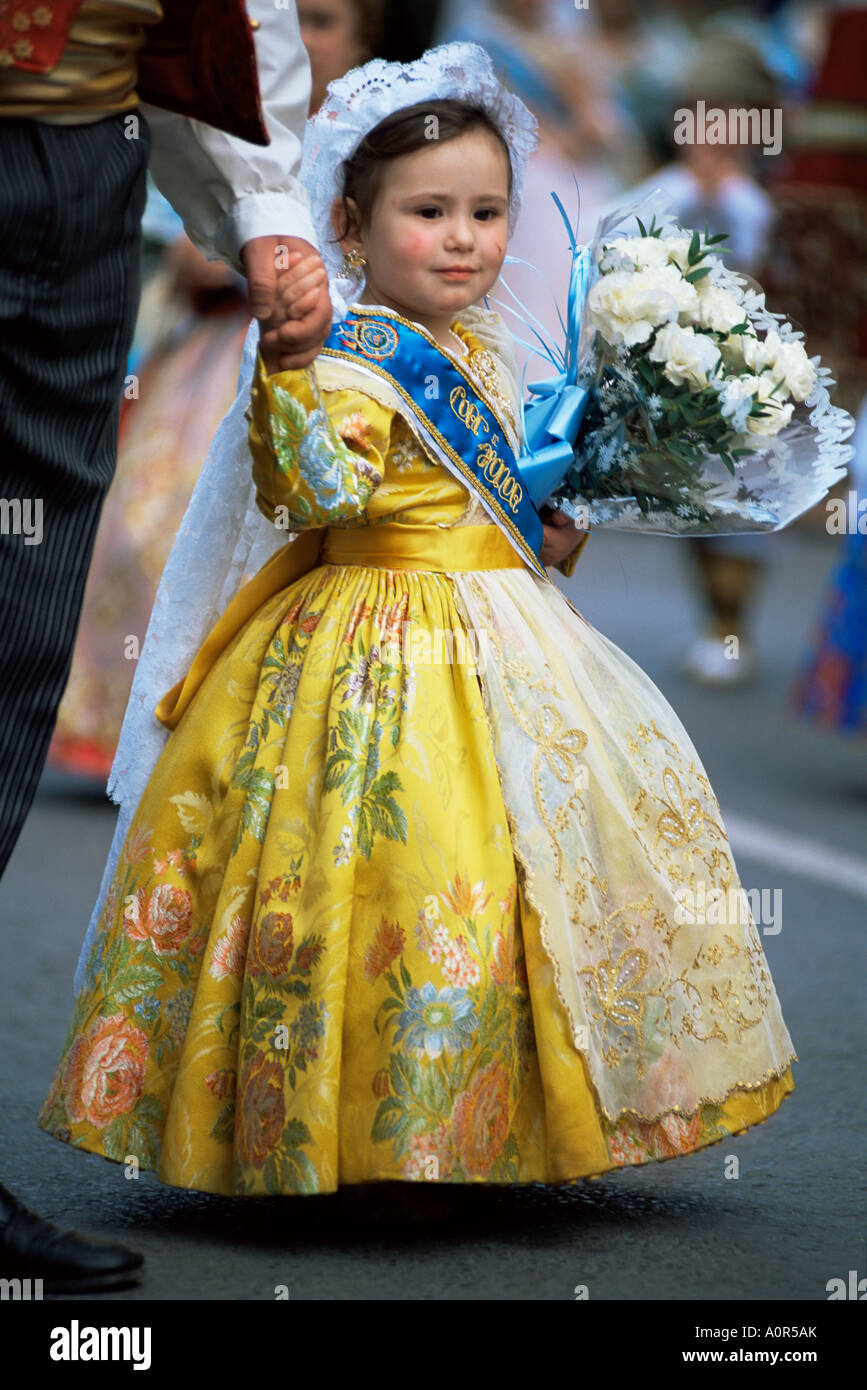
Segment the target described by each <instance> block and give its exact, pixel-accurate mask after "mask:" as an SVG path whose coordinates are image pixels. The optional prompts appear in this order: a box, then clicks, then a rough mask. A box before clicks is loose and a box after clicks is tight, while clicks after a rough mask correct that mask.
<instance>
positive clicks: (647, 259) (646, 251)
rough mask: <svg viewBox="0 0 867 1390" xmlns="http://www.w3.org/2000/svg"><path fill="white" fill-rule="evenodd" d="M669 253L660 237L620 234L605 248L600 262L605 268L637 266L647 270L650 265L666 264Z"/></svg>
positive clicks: (621, 268)
mask: <svg viewBox="0 0 867 1390" xmlns="http://www.w3.org/2000/svg"><path fill="white" fill-rule="evenodd" d="M667 260H668V253H667V251H666V249H665V247H664V246H663V245H662V243H661V242H660V240H659V238H658V237H655V236H633V237H623V236H619V237H617V238H616V239H615V240H614V241H612V242H611V243H610V245H609V246H607V247H606V248H605V254H604V256H603V257H602V260H601V262H600V264H601V265H602V267H603V268H604V269H609V268H610V269H612V270H628V269H629V267H630V266H635V268H636V269H637V270H645V269H646V268H647V267H648V266H650V265H660V266H662V265H665V264H666V262H667Z"/></svg>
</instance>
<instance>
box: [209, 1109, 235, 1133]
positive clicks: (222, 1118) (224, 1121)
mask: <svg viewBox="0 0 867 1390" xmlns="http://www.w3.org/2000/svg"><path fill="white" fill-rule="evenodd" d="M210 1137H211V1139H216V1141H217V1143H218V1144H231V1143H232V1142H233V1140H234V1138H235V1102H234V1101H233V1100H230V1101H229V1102H228V1104H227V1105H224V1106H223V1108H222V1110H221V1111H220V1113H219V1115H218V1116H217V1118H216V1120H215V1121H214V1123H213V1125H212V1126H211V1134H210Z"/></svg>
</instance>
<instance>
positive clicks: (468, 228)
mask: <svg viewBox="0 0 867 1390" xmlns="http://www.w3.org/2000/svg"><path fill="white" fill-rule="evenodd" d="M474 241H475V229H474V227H473V223H472V219H471V218H469V217H456V218H455V219H454V220H453V221H452V222H451V224H450V226H449V229H448V234H447V237H446V245H447V246H454V247H456V248H458V247H464V246H472V245H473V243H474Z"/></svg>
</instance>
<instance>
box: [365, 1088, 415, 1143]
mask: <svg viewBox="0 0 867 1390" xmlns="http://www.w3.org/2000/svg"><path fill="white" fill-rule="evenodd" d="M407 1114H408V1112H407V1110H406V1108H405V1106H403V1105H401V1103H400V1101H399V1100H397V1099H396V1097H394V1096H388V1097H387V1098H386V1099H385V1100H383V1101H380V1103H379V1107H378V1109H377V1112H376V1115H375V1116H374V1120H373V1128H372V1130H371V1132H370V1137H371V1139H373V1140H374V1142H379V1143H381V1142H383V1141H384V1140H388V1139H395V1138H397V1136H398V1135H399V1134H400V1133H401V1131H402V1130H403V1128H404V1126H405V1124H406V1120H407Z"/></svg>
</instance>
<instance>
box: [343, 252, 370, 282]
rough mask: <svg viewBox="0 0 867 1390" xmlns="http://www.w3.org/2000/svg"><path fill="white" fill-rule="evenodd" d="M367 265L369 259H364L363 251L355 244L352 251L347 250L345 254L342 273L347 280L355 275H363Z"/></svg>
mask: <svg viewBox="0 0 867 1390" xmlns="http://www.w3.org/2000/svg"><path fill="white" fill-rule="evenodd" d="M366 265H367V261H366V260H365V259H364V257H363V256H362V254H361V252H360V251H359V250H358V248H357V247H355V246H353V248H352V250H351V251H345V252H344V254H343V264H342V266H341V267H340V273H341V275H344V276H345V277H346V279H347V280H351V279H352V278H353V277H355V276H358V275H361V274H362V272H363V271H364V267H365V266H366Z"/></svg>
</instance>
